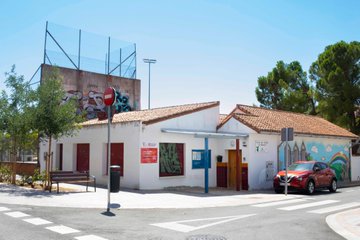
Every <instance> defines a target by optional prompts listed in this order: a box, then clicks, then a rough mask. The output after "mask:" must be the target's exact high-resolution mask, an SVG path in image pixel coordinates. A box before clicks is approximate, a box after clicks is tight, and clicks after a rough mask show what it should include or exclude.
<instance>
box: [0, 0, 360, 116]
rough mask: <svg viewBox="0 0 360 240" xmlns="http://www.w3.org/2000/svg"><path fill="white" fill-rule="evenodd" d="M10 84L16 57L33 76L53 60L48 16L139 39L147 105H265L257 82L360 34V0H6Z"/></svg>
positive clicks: (4, 66) (5, 58) (3, 21)
mask: <svg viewBox="0 0 360 240" xmlns="http://www.w3.org/2000/svg"><path fill="white" fill-rule="evenodd" d="M0 8H1V10H2V11H1V14H0V30H1V35H0V73H1V75H0V76H1V78H0V88H1V89H4V88H5V86H4V79H5V76H4V74H3V73H4V72H6V71H9V70H10V68H11V65H12V64H15V65H16V69H17V72H18V73H19V74H22V75H24V76H25V78H26V79H30V78H31V76H32V75H33V73H34V72H35V71H36V69H37V68H38V66H39V65H40V64H41V63H42V60H43V47H44V35H45V24H46V21H49V22H52V23H56V24H60V25H64V26H69V27H72V28H76V29H82V30H84V31H87V32H93V33H97V34H100V35H104V36H111V37H112V38H116V39H121V40H125V41H128V42H133V43H136V47H137V63H138V64H137V72H138V74H137V78H138V79H141V80H142V88H141V91H142V101H141V105H142V108H147V99H148V95H147V91H148V66H147V65H146V64H145V63H143V61H142V59H143V58H155V59H157V63H156V64H155V65H152V67H151V83H152V84H151V107H161V106H171V105H179V104H185V103H195V102H207V101H220V102H221V105H220V109H221V112H222V113H228V112H230V111H231V110H232V109H233V108H234V107H235V104H237V103H241V104H248V105H252V104H258V102H257V100H256V96H255V87H256V86H257V79H258V77H259V76H264V75H266V74H267V73H268V72H269V71H271V69H272V68H273V67H274V66H275V64H276V62H277V61H279V60H283V61H285V62H286V63H290V62H291V61H294V60H298V61H299V62H300V63H301V64H302V66H303V69H304V70H306V71H308V69H309V66H310V65H311V63H312V62H314V61H315V60H316V58H317V56H318V54H320V53H321V52H323V50H324V48H325V47H326V46H328V45H330V44H334V43H336V42H338V41H340V40H344V41H346V42H349V41H359V40H360V31H359V26H360V14H359V9H360V1H355V0H354V1H352V0H347V1H340V0H339V1H335V0H317V1H313V0H301V1H300V0H298V1H295V0H294V1H289V0H271V1H270V0H267V1H266V0H263V1H260V0H252V1H240V0H238V1H236V0H234V1H230V0H224V1H215V0H207V1H205V0H172V1H165V0H164V1H157V0H151V1H149V0H147V1H145V0H143V1H140V0H132V1H121V0H108V1H99V0H97V1H96V0H62V1H49V0H38V1H35V0H2V1H1V2H0Z"/></svg>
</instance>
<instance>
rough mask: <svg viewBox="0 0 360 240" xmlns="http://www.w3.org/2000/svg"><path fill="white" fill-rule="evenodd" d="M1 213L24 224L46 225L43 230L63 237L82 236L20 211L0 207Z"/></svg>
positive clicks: (86, 239)
mask: <svg viewBox="0 0 360 240" xmlns="http://www.w3.org/2000/svg"><path fill="white" fill-rule="evenodd" d="M0 212H2V214H4V215H7V216H9V217H12V218H17V219H21V220H22V221H24V222H27V223H30V224H33V225H35V226H39V227H41V226H43V225H46V226H45V227H44V228H43V229H46V230H49V231H52V232H55V233H58V234H61V235H65V234H74V233H80V235H81V233H82V232H81V231H80V230H77V229H74V228H70V227H67V226H64V225H54V223H53V222H50V221H48V220H46V219H42V218H38V217H32V216H31V215H29V214H27V213H23V212H20V211H13V210H11V209H10V208H7V207H1V206H0ZM74 239H76V240H107V239H105V238H102V237H99V236H96V235H82V236H77V237H74Z"/></svg>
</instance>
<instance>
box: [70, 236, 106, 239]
mask: <svg viewBox="0 0 360 240" xmlns="http://www.w3.org/2000/svg"><path fill="white" fill-rule="evenodd" d="M75 239H77V240H107V239H106V238H102V237H98V236H96V235H86V236H80V237H76V238H75Z"/></svg>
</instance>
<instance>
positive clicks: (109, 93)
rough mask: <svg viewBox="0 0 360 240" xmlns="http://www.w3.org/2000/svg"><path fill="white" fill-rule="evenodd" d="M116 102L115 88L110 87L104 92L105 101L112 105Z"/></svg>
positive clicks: (106, 103)
mask: <svg viewBox="0 0 360 240" xmlns="http://www.w3.org/2000/svg"><path fill="white" fill-rule="evenodd" d="M114 102H115V89H114V88H112V87H108V88H107V89H105V92H104V103H105V105H106V106H111V105H113V104H114Z"/></svg>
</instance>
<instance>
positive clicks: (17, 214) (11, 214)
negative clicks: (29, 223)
mask: <svg viewBox="0 0 360 240" xmlns="http://www.w3.org/2000/svg"><path fill="white" fill-rule="evenodd" d="M4 214H6V215H8V216H10V217H13V218H22V217H29V216H30V215H28V214H26V213H23V212H6V213H4Z"/></svg>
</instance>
